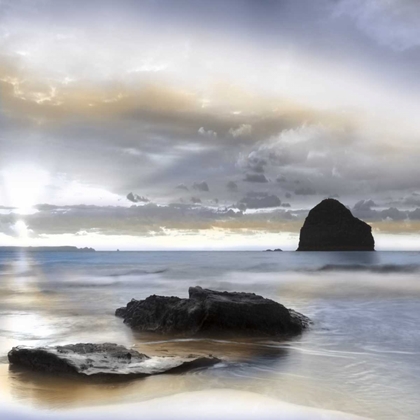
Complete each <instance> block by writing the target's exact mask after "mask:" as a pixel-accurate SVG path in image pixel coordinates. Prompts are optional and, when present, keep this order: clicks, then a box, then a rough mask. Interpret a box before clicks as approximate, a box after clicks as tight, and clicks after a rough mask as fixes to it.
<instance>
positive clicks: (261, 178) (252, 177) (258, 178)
mask: <svg viewBox="0 0 420 420" xmlns="http://www.w3.org/2000/svg"><path fill="white" fill-rule="evenodd" d="M244 181H245V182H256V183H265V182H268V179H267V178H266V177H265V175H264V174H245V178H244Z"/></svg>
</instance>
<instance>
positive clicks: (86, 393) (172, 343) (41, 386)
mask: <svg viewBox="0 0 420 420" xmlns="http://www.w3.org/2000/svg"><path fill="white" fill-rule="evenodd" d="M145 338H148V339H149V341H140V340H139V337H137V340H136V344H135V345H134V347H135V348H136V349H137V350H139V351H142V352H144V353H146V354H148V355H150V356H154V355H159V356H172V355H180V356H186V355H190V354H194V355H208V354H209V351H210V352H211V353H212V354H213V355H215V356H217V355H219V356H220V357H222V358H223V360H224V361H225V362H224V363H221V364H220V365H219V366H216V367H215V368H213V369H214V370H216V371H217V369H227V368H233V371H234V370H235V366H236V368H237V370H238V372H239V371H240V370H241V367H242V366H243V365H244V364H245V363H247V364H248V363H252V364H254V365H258V363H263V364H264V365H265V366H267V364H268V365H270V364H275V363H277V362H279V361H281V359H282V358H285V357H287V352H288V351H287V348H282V347H274V346H268V345H266V344H264V342H262V341H261V342H258V341H257V342H255V340H254V341H253V342H252V341H251V340H249V339H248V340H245V339H244V340H242V341H227V340H225V341H219V340H205V339H202V340H180V339H169V340H165V341H163V340H162V339H161V340H156V336H153V338H154V339H155V340H154V341H150V338H151V337H142V339H143V340H144V339H145ZM0 366H2V367H3V366H4V365H0ZM211 370H212V368H210V369H200V370H196V371H194V372H192V373H190V374H163V375H158V376H153V377H147V378H137V379H124V378H115V379H108V380H103V379H94V378H80V377H77V376H68V375H51V374H45V373H40V372H33V371H30V370H28V369H22V368H19V367H16V366H13V365H11V366H9V368H8V371H7V372H4V371H2V385H3V386H2V388H4V389H5V391H6V393H8V394H9V395H10V397H11V399H13V400H18V401H21V402H22V403H24V404H29V405H34V406H38V407H47V408H57V407H77V406H85V405H95V404H109V403H116V402H128V401H130V402H133V401H144V400H148V399H151V398H156V397H161V396H166V395H171V394H175V393H179V392H187V391H194V390H200V389H208V388H218V387H220V386H224V385H223V382H220V383H219V377H218V375H217V374H214V372H211ZM6 375H7V376H6ZM232 380H233V382H235V378H234V377H232Z"/></svg>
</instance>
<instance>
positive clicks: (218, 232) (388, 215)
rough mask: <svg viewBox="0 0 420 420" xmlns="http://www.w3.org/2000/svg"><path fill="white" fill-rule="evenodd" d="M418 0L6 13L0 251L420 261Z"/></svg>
mask: <svg viewBox="0 0 420 420" xmlns="http://www.w3.org/2000/svg"><path fill="white" fill-rule="evenodd" d="M419 69H420V3H419V2H418V0H317V1H316V2H315V1H313V0H277V1H276V0H229V1H222V0H211V1H210V0H175V1H174V0H136V1H135V0H119V1H111V0H85V1H83V2H75V1H73V0H0V245H33V246H35V245H43V246H45V245H75V246H83V247H84V246H92V247H94V248H96V249H117V248H118V249H121V250H136V249H138V250H155V249H163V250H172V249H185V250H191V249H203V250H204V249H243V250H246V249H250V250H251V249H265V248H282V249H285V250H293V249H296V248H297V245H298V240H299V229H300V227H301V226H302V224H303V221H304V219H305V217H306V216H307V213H308V211H309V210H310V209H311V208H312V207H313V206H315V205H316V204H317V203H319V202H320V201H321V200H322V199H324V198H327V197H334V198H337V199H339V200H340V201H341V202H342V203H343V204H345V205H346V206H348V207H349V208H350V209H351V211H352V213H353V214H354V215H355V216H357V217H359V218H361V219H362V220H365V221H366V222H368V223H369V224H371V225H372V227H373V234H374V237H375V241H376V244H377V249H384V250H393V249H396V250H413V249H414V250H417V249H420V183H419V179H420V165H419V160H420V118H419V112H420V77H419Z"/></svg>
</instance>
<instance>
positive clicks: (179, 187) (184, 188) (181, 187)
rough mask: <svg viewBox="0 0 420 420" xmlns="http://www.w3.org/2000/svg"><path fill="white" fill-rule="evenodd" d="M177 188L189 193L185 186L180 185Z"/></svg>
mask: <svg viewBox="0 0 420 420" xmlns="http://www.w3.org/2000/svg"><path fill="white" fill-rule="evenodd" d="M175 188H176V189H178V190H185V191H188V187H187V186H186V185H185V184H179V185H177V186H176V187H175Z"/></svg>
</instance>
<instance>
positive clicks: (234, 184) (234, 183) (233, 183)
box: [226, 181, 238, 192]
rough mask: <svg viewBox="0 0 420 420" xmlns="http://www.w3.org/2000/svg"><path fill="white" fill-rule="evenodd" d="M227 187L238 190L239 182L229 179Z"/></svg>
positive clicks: (230, 189)
mask: <svg viewBox="0 0 420 420" xmlns="http://www.w3.org/2000/svg"><path fill="white" fill-rule="evenodd" d="M226 188H227V190H228V191H231V192H235V191H238V184H237V183H236V182H234V181H229V182H228V183H227V184H226Z"/></svg>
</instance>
